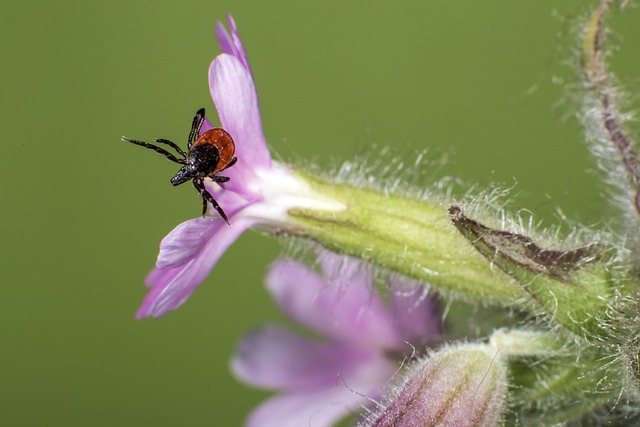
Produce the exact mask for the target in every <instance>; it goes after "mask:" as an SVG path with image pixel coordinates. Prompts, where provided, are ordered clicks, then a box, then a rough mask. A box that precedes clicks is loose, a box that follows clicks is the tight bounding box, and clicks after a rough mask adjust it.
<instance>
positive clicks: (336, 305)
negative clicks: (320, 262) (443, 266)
mask: <svg viewBox="0 0 640 427" xmlns="http://www.w3.org/2000/svg"><path fill="white" fill-rule="evenodd" d="M339 259H340V258H339V257H336V262H341V261H340V260H339ZM348 273H349V272H348ZM350 274H351V275H352V276H351V277H349V276H346V277H343V278H342V282H341V283H340V282H339V281H334V282H333V283H329V282H328V280H327V278H326V277H320V276H319V275H318V274H317V273H315V272H314V271H313V270H311V269H310V268H309V267H307V266H305V265H302V264H300V263H297V262H294V261H287V260H281V261H278V262H276V263H275V264H274V265H273V266H272V267H271V269H270V270H269V273H268V275H267V278H266V284H267V288H268V289H269V291H270V292H271V294H272V295H273V297H274V298H275V300H276V301H277V302H278V305H279V306H280V308H281V309H282V311H283V312H285V313H287V314H288V315H289V316H291V317H292V318H293V319H295V320H296V321H298V322H299V323H301V324H303V325H306V326H308V327H310V328H312V329H314V330H316V331H319V332H322V333H324V334H325V335H327V336H330V337H332V338H335V339H337V340H343V341H347V342H353V343H357V344H359V345H362V346H368V347H382V348H397V347H398V346H402V345H404V341H403V338H402V337H401V336H400V335H399V334H398V333H397V329H396V328H395V327H394V325H393V317H392V315H391V313H390V312H389V310H388V309H387V307H385V306H384V305H383V304H382V301H381V300H380V298H379V296H378V295H377V294H376V293H374V292H372V291H373V289H371V286H372V283H373V278H372V277H371V275H370V274H369V273H368V272H367V271H366V269H363V268H361V269H360V270H356V271H353V270H352V271H351V272H350Z"/></svg>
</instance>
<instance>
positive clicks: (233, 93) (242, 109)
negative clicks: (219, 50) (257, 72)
mask: <svg viewBox="0 0 640 427" xmlns="http://www.w3.org/2000/svg"><path fill="white" fill-rule="evenodd" d="M209 88H210V89H211V96H212V97H213V102H214V103H215V104H216V108H217V110H218V116H219V117H220V122H221V123H222V128H224V129H225V130H226V131H227V132H229V134H230V135H231V137H232V138H233V139H234V141H235V145H236V157H237V158H238V162H237V163H236V165H235V166H233V167H232V168H229V169H228V170H226V171H225V175H227V176H229V177H230V178H231V181H230V182H229V183H227V184H226V185H225V188H228V189H230V190H232V191H242V190H243V189H244V188H246V183H247V182H250V181H251V180H255V179H256V178H255V176H254V174H253V170H255V169H256V168H270V167H271V156H270V155H269V150H268V149H267V144H266V141H265V139H264V134H263V132H262V121H261V119H260V109H259V107H258V94H257V93H256V89H255V86H254V84H253V79H252V78H251V73H250V71H249V70H247V69H246V68H245V67H244V65H243V64H242V63H241V62H240V60H238V59H237V58H235V57H233V56H231V55H229V54H224V53H223V54H221V55H219V56H218V57H217V58H216V59H215V60H214V61H213V62H212V63H211V67H210V68H209Z"/></svg>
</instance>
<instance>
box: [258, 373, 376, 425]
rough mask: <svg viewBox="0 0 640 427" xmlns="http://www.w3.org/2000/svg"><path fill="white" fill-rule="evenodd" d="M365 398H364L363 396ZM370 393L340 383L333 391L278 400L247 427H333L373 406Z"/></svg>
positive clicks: (271, 401)
mask: <svg viewBox="0 0 640 427" xmlns="http://www.w3.org/2000/svg"><path fill="white" fill-rule="evenodd" d="M363 394H364V396H363ZM366 396H367V395H366V391H363V390H358V389H353V390H350V389H349V388H347V387H346V386H345V385H344V384H342V383H338V384H336V386H335V387H334V388H332V389H325V390H316V391H307V392H295V393H288V394H284V395H279V396H275V397H273V398H271V399H269V400H267V401H266V402H264V403H263V404H262V405H260V406H259V407H258V408H256V410H255V411H253V412H252V413H251V415H250V416H249V418H248V419H247V422H246V426H247V427H330V426H333V425H335V423H336V422H337V421H339V420H341V419H342V418H345V417H346V416H348V415H350V414H357V413H359V412H361V410H362V406H363V405H367V404H370V401H368V400H367V397H366Z"/></svg>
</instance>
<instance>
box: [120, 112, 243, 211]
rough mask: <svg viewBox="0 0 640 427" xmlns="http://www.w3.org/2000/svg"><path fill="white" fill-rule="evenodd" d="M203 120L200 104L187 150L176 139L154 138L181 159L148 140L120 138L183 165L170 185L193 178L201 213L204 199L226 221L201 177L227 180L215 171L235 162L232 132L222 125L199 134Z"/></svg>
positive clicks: (228, 166)
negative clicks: (200, 199) (200, 200)
mask: <svg viewBox="0 0 640 427" xmlns="http://www.w3.org/2000/svg"><path fill="white" fill-rule="evenodd" d="M204 120H205V116H204V108H201V109H199V110H198V112H197V113H196V116H195V118H194V119H193V123H192V124H191V132H190V133H189V142H188V143H187V152H186V153H185V152H184V151H183V150H182V149H181V148H180V147H178V145H177V144H176V143H174V142H172V141H169V140H168V139H156V140H155V141H156V142H159V143H162V144H167V145H169V146H170V147H172V148H173V149H174V150H176V151H177V152H178V153H179V154H180V155H181V156H182V157H183V158H182V159H180V158H177V157H176V156H174V155H173V154H171V153H170V152H168V151H167V150H165V149H164V148H160V147H158V146H156V145H153V144H149V143H148V142H143V141H137V140H135V139H129V138H126V137H124V136H123V137H122V140H123V141H127V142H131V143H133V144H136V145H141V146H143V147H146V148H150V149H152V150H154V151H157V152H158V153H160V154H163V155H164V156H165V157H166V158H168V159H169V160H171V161H173V162H176V163H179V164H181V165H183V166H182V167H181V168H180V170H179V171H178V173H177V174H176V176H174V177H173V178H171V183H172V184H173V185H180V184H182V183H185V182H187V181H189V180H193V186H194V187H195V188H196V190H198V192H199V193H200V196H201V197H202V216H204V215H205V214H206V213H207V202H209V203H211V204H212V205H213V207H214V208H215V210H216V211H218V213H219V214H220V216H221V217H222V219H224V220H225V221H226V222H227V224H229V220H228V218H227V215H226V214H225V213H224V211H223V210H222V208H221V207H220V205H218V203H217V202H216V201H215V199H214V198H213V196H211V194H210V193H209V192H208V191H207V189H206V188H205V186H204V179H205V178H210V179H212V180H213V181H215V182H218V183H221V182H227V181H229V178H228V177H226V176H220V175H217V173H218V172H222V171H223V170H225V169H227V168H230V167H231V166H233V165H234V164H235V163H236V161H237V160H238V159H237V158H236V157H234V154H235V152H236V146H235V144H234V143H233V138H231V135H229V133H227V131H225V130H224V129H221V128H213V129H209V130H208V131H206V132H205V133H203V134H202V135H200V129H201V128H202V124H203V123H204Z"/></svg>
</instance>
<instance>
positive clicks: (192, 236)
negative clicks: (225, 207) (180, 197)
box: [156, 217, 227, 270]
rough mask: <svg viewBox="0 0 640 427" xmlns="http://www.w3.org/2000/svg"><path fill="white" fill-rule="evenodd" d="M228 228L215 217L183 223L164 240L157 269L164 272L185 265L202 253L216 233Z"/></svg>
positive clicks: (161, 244)
mask: <svg viewBox="0 0 640 427" xmlns="http://www.w3.org/2000/svg"><path fill="white" fill-rule="evenodd" d="M226 226H227V224H225V223H224V221H220V220H219V219H218V218H214V217H204V218H195V219H191V220H189V221H185V222H183V223H182V224H180V225H178V226H177V227H176V228H174V229H173V230H171V232H170V233H169V234H167V236H166V237H165V238H164V239H162V242H161V243H160V253H159V254H158V260H157V262H156V267H157V268H159V269H163V270H164V269H169V268H174V267H178V266H180V265H182V264H185V263H186V262H188V261H190V260H191V259H192V258H193V257H195V256H196V255H197V254H198V252H200V250H201V249H202V248H203V246H204V245H206V244H207V242H209V240H210V239H211V236H212V235H213V234H214V233H215V232H217V231H219V230H220V229H221V228H223V227H226Z"/></svg>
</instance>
